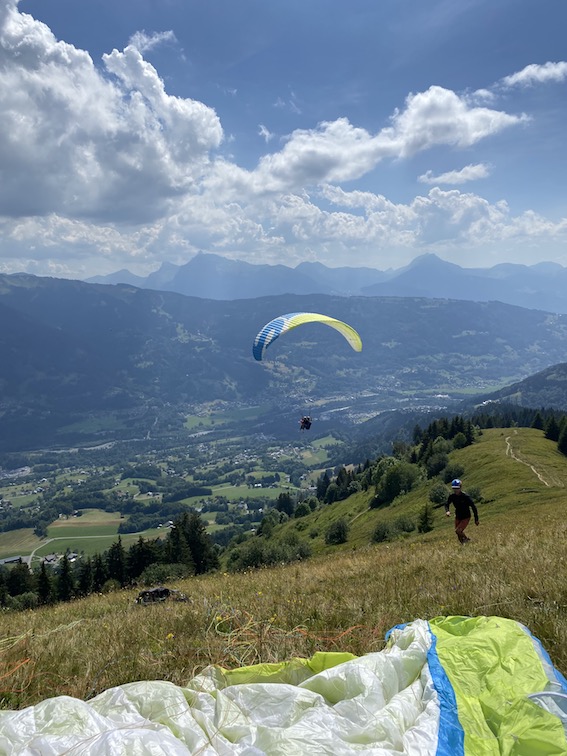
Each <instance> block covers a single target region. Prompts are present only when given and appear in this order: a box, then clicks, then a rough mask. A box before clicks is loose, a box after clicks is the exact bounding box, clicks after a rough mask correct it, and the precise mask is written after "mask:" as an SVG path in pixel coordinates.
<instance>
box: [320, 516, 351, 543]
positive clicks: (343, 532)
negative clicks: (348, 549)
mask: <svg viewBox="0 0 567 756" xmlns="http://www.w3.org/2000/svg"><path fill="white" fill-rule="evenodd" d="M348 531H349V526H348V522H347V521H346V520H345V518H344V517H341V518H340V519H339V520H337V521H336V522H333V524H332V525H330V526H329V528H328V529H327V532H326V533H325V543H328V544H329V545H331V546H337V545H338V544H339V543H346V542H347V539H348Z"/></svg>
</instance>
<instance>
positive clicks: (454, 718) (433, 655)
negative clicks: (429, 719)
mask: <svg viewBox="0 0 567 756" xmlns="http://www.w3.org/2000/svg"><path fill="white" fill-rule="evenodd" d="M428 624H429V623H428ZM429 632H430V633H431V645H430V647H429V650H428V652H427V664H428V665H429V671H430V673H431V677H432V679H433V685H434V687H435V690H436V691H437V697H438V699H439V735H438V738H437V751H436V753H437V756H464V753H465V732H464V730H463V727H462V725H461V723H460V722H459V717H458V714H457V699H456V698H455V691H454V690H453V686H452V685H451V682H450V680H449V678H448V677H447V673H446V672H445V669H444V667H443V664H442V663H441V661H440V659H439V657H438V655H437V636H436V635H435V633H434V632H433V631H432V629H431V626H429Z"/></svg>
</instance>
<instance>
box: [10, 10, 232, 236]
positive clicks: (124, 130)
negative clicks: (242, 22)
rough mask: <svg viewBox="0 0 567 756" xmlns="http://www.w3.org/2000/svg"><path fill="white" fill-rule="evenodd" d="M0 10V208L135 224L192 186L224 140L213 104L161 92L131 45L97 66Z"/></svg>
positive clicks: (37, 26)
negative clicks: (210, 154) (213, 151)
mask: <svg viewBox="0 0 567 756" xmlns="http://www.w3.org/2000/svg"><path fill="white" fill-rule="evenodd" d="M0 9H1V10H0V63H1V67H0V119H1V122H2V129H1V130H0V179H1V180H0V214H1V215H5V216H20V217H21V216H36V215H39V216H40V215H47V214H50V213H58V214H61V215H63V216H67V217H69V218H91V219H94V218H97V219H100V220H102V221H103V222H110V221H113V220H114V221H120V222H125V221H126V222H137V223H141V222H146V221H148V220H150V221H151V220H152V219H154V218H157V217H160V216H161V215H163V214H165V213H166V212H167V211H168V208H169V205H170V201H171V200H172V199H173V198H175V197H177V196H179V194H180V193H184V192H187V191H191V190H192V188H193V187H194V186H195V184H196V183H197V182H198V181H199V179H200V177H201V175H202V171H203V168H204V166H206V164H207V161H208V159H209V151H210V150H211V149H214V148H216V147H218V146H219V144H220V143H221V140H222V138H223V132H222V127H221V125H220V121H219V119H218V117H217V115H216V113H215V112H214V111H213V110H212V109H211V108H209V107H207V106H205V105H203V104H202V103H200V102H196V101H193V100H188V99H181V98H178V97H172V96H171V95H168V94H167V93H166V92H165V89H164V85H163V82H162V81H161V79H160V78H159V76H158V75H157V72H156V71H155V69H154V68H153V67H152V66H151V65H150V64H149V63H147V62H146V61H145V60H144V59H143V58H142V56H141V54H140V52H139V51H138V50H137V49H136V48H134V47H132V46H130V47H127V48H126V49H125V50H124V51H123V52H118V51H117V50H114V51H113V52H112V53H111V54H109V55H105V56H104V59H103V60H104V64H105V69H106V70H105V72H104V73H101V72H99V70H98V69H97V68H96V67H95V65H94V63H93V61H92V59H91V57H90V56H89V55H88V53H86V52H84V51H82V50H78V49H77V48H75V47H73V46H72V45H69V44H66V43H64V42H60V41H57V40H56V39H55V37H54V36H53V34H52V33H51V31H50V30H49V29H48V27H47V26H45V25H44V24H42V23H40V22H38V21H36V20H34V19H33V18H32V17H31V16H29V15H27V14H20V13H18V12H17V5H16V3H15V2H14V0H0Z"/></svg>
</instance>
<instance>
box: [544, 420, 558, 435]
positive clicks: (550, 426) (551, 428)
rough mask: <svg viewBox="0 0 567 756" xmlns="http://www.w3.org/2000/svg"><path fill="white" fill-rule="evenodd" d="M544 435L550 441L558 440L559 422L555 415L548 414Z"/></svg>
mask: <svg viewBox="0 0 567 756" xmlns="http://www.w3.org/2000/svg"><path fill="white" fill-rule="evenodd" d="M545 437H546V438H548V439H549V440H550V441H559V423H558V422H557V420H556V419H555V415H550V417H549V420H548V421H547V425H546V426H545Z"/></svg>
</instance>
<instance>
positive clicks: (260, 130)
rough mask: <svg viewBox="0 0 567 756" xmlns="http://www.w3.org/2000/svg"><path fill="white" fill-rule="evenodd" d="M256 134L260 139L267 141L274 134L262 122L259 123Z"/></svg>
mask: <svg viewBox="0 0 567 756" xmlns="http://www.w3.org/2000/svg"><path fill="white" fill-rule="evenodd" d="M258 134H259V135H260V136H261V137H262V139H263V140H264V141H265V142H266V143H268V142H269V141H270V140H271V139H273V138H274V135H273V134H272V132H271V131H269V130H268V129H267V128H266V127H265V126H264V124H263V123H261V124H260V125H259V127H258Z"/></svg>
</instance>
